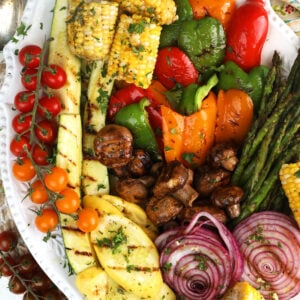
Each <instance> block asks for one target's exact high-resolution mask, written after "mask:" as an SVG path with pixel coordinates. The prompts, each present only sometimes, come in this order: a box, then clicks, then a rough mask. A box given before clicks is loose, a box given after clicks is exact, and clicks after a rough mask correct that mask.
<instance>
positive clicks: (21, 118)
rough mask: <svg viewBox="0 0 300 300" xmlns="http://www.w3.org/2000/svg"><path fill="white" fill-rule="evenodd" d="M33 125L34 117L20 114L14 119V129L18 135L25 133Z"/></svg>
mask: <svg viewBox="0 0 300 300" xmlns="http://www.w3.org/2000/svg"><path fill="white" fill-rule="evenodd" d="M31 123H32V116H31V115H26V114H23V113H20V114H18V115H16V116H14V118H13V119H12V127H13V130H14V131H15V132H16V133H24V132H25V131H26V130H28V129H29V128H30V126H31Z"/></svg>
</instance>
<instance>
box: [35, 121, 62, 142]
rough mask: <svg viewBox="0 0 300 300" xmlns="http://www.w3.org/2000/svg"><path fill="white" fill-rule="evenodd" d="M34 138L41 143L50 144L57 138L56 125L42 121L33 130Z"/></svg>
mask: <svg viewBox="0 0 300 300" xmlns="http://www.w3.org/2000/svg"><path fill="white" fill-rule="evenodd" d="M34 132H35V135H36V137H37V138H38V139H39V140H40V141H41V142H43V143H46V144H51V143H53V142H54V141H55V140H56V137H57V125H56V123H55V122H54V121H51V120H42V121H40V122H38V124H37V125H36V126H35V128H34Z"/></svg>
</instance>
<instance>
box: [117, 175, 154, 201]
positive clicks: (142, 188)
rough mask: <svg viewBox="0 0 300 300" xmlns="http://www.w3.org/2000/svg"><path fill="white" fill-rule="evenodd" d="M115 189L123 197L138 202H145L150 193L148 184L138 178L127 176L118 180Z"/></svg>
mask: <svg viewBox="0 0 300 300" xmlns="http://www.w3.org/2000/svg"><path fill="white" fill-rule="evenodd" d="M115 191H116V193H117V194H118V195H119V196H120V197H121V198H123V199H125V200H127V201H129V202H133V203H137V204H143V203H144V202H145V201H146V200H147V199H148V195H149V191H148V188H147V187H146V185H145V184H144V183H143V182H142V181H141V180H139V179H136V178H127V179H121V180H119V181H117V183H116V185H115Z"/></svg>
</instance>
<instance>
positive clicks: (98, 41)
mask: <svg viewBox="0 0 300 300" xmlns="http://www.w3.org/2000/svg"><path fill="white" fill-rule="evenodd" d="M118 8H119V4H118V3H116V2H108V1H102V2H89V3H85V2H81V3H80V4H79V5H78V6H77V8H76V9H75V10H74V12H73V14H72V15H71V16H70V17H69V19H68V21H67V32H68V42H69V46H70V49H71V51H72V52H73V53H74V54H75V55H77V56H78V57H81V58H84V59H86V60H102V59H104V58H105V57H106V56H107V55H108V53H109V50H110V47H111V43H112V40H113V36H114V28H115V25H116V21H117V17H118V12H119V9H118Z"/></svg>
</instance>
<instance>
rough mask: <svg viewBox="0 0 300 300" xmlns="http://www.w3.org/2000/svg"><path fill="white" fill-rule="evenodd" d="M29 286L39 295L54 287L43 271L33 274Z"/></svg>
mask: <svg viewBox="0 0 300 300" xmlns="http://www.w3.org/2000/svg"><path fill="white" fill-rule="evenodd" d="M28 284H29V286H30V288H31V289H32V290H33V291H34V292H37V293H40V292H43V291H46V290H48V289H50V287H51V286H52V282H51V280H50V279H49V277H48V276H47V275H46V274H45V273H44V272H43V271H42V270H41V269H40V270H39V271H37V272H35V273H34V274H33V276H32V277H31V278H30V281H29V282H28ZM42 299H47V298H42Z"/></svg>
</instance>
